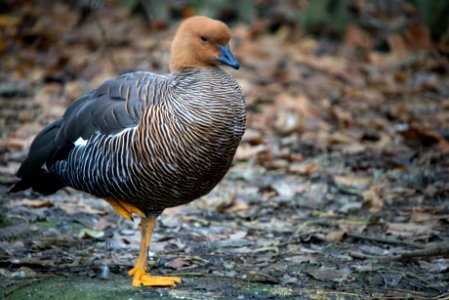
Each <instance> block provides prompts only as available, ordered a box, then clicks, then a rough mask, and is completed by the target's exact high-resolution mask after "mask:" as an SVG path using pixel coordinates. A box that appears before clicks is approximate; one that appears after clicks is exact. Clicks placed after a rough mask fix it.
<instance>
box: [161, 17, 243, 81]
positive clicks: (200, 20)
mask: <svg viewBox="0 0 449 300" xmlns="http://www.w3.org/2000/svg"><path fill="white" fill-rule="evenodd" d="M230 39H231V32H230V31H229V28H228V26H226V24H224V23H223V22H220V21H217V20H213V19H210V18H208V17H201V16H197V17H191V18H189V19H187V20H185V21H184V22H182V23H181V25H180V26H179V28H178V31H177V32H176V35H175V37H174V39H173V42H172V46H171V59H170V70H171V71H172V72H173V71H176V70H182V69H185V68H201V67H211V66H218V65H228V66H231V67H232V68H234V69H238V68H239V67H240V65H239V63H238V61H237V59H236V58H235V57H234V55H233V54H232V52H231V50H230V49H229V40H230Z"/></svg>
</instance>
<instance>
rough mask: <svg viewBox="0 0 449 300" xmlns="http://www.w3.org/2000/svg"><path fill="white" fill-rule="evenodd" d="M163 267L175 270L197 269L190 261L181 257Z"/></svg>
mask: <svg viewBox="0 0 449 300" xmlns="http://www.w3.org/2000/svg"><path fill="white" fill-rule="evenodd" d="M165 266H166V267H168V268H172V269H175V270H180V269H186V268H187V267H188V268H195V267H197V265H196V264H195V263H194V262H193V261H192V260H190V259H185V258H181V257H178V258H175V259H173V260H172V261H170V262H168V263H166V264H165Z"/></svg>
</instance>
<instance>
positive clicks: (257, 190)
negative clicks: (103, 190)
mask: <svg viewBox="0 0 449 300" xmlns="http://www.w3.org/2000/svg"><path fill="white" fill-rule="evenodd" d="M30 5H31V4H30ZM44 11H45V13H43V12H44ZM21 12H22V14H16V15H15V18H16V19H14V18H13V19H11V18H10V19H8V20H9V21H8V22H9V23H7V25H5V24H6V23H5V20H4V18H3V19H2V20H0V26H1V28H2V33H3V34H4V35H3V37H0V50H1V51H2V54H1V56H0V65H1V67H0V78H1V84H0V107H1V111H0V197H1V199H0V209H1V212H0V298H5V299H50V298H52V299H153V298H156V299H157V298H167V299H170V298H172V299H180V298H182V299H449V249H448V242H449V201H448V199H449V77H448V76H447V74H448V71H449V67H448V64H447V58H445V57H443V56H441V55H440V54H439V53H438V52H437V51H435V50H434V49H431V48H429V45H428V43H427V44H426V42H428V41H429V37H428V36H427V35H426V34H425V33H423V31H422V30H421V31H419V30H412V31H411V32H412V33H413V34H414V36H413V38H414V41H416V43H413V46H411V45H409V44H407V42H406V41H407V37H409V35H410V34H411V33H410V32H406V33H400V34H399V33H398V34H396V35H395V36H394V38H392V39H390V40H392V41H394V42H391V43H390V50H389V51H387V52H377V51H375V50H372V49H371V48H370V47H367V46H366V45H361V44H359V43H358V41H360V40H364V41H366V35H365V33H363V31H362V30H361V29H360V28H357V27H353V28H352V29H351V30H348V32H347V34H346V36H345V39H344V42H340V43H337V42H329V41H326V40H320V39H317V38H313V37H308V36H304V35H301V34H300V32H298V31H297V30H296V29H292V28H289V27H281V28H280V29H278V30H276V31H275V32H270V31H269V30H268V29H267V26H268V25H267V24H266V23H264V22H262V21H261V22H258V23H256V24H253V25H245V24H241V23H238V22H237V23H234V24H232V32H233V44H232V46H231V48H232V49H233V51H234V53H235V54H236V57H237V59H238V60H239V61H240V63H241V65H242V68H241V69H240V70H238V71H234V70H228V71H229V72H230V73H231V74H232V75H233V76H234V77H235V78H236V79H237V80H238V82H239V83H240V85H241V87H242V89H243V91H244V93H245V95H246V101H247V112H248V121H247V131H246V133H245V136H244V138H243V141H242V143H241V145H240V147H239V149H238V152H237V155H236V157H235V161H234V164H233V167H232V168H231V170H230V171H229V173H228V174H227V176H226V177H225V179H224V180H223V181H222V182H221V183H220V184H219V185H218V186H217V188H215V189H214V190H213V191H212V192H211V193H210V194H209V195H207V196H205V197H203V198H201V199H198V200H196V201H194V202H192V203H190V204H188V205H185V206H181V207H177V208H173V209H168V210H166V211H165V212H164V213H163V215H162V216H161V217H160V218H159V219H158V226H157V228H156V231H155V234H154V236H153V243H152V245H151V249H150V261H149V264H150V267H151V271H152V273H155V274H170V275H179V276H181V277H182V278H183V282H182V283H181V284H179V285H178V286H177V287H176V288H175V289H166V288H143V289H136V288H132V287H131V280H130V278H129V277H128V276H127V275H126V274H127V270H128V269H130V268H131V267H132V265H133V263H134V261H135V259H136V258H137V254H138V247H139V239H140V233H139V230H138V222H139V220H138V218H136V220H135V221H134V222H130V221H126V220H123V219H121V218H120V217H119V216H118V215H117V214H116V213H115V212H114V211H113V209H112V208H111V207H110V206H109V205H108V204H107V203H106V202H105V201H103V200H100V199H96V198H94V197H92V196H90V195H88V194H85V193H82V192H78V191H75V190H73V189H68V188H67V189H63V190H61V191H59V192H58V193H56V194H54V195H50V196H47V197H44V196H41V195H38V194H35V193H33V192H30V191H26V192H22V193H17V194H7V191H8V189H9V188H10V187H11V185H12V184H13V183H14V182H16V181H17V178H15V177H14V174H15V172H16V171H17V168H18V166H19V165H20V163H21V162H22V161H23V159H24V158H25V157H26V154H27V150H28V148H29V145H30V143H31V141H32V139H33V137H34V136H35V135H36V134H37V133H38V132H39V131H40V130H41V129H42V127H43V126H44V125H45V124H48V122H50V121H52V120H55V119H56V118H58V117H60V116H61V115H62V114H63V112H64V109H65V108H66V107H67V105H68V104H70V103H71V102H72V101H74V100H75V99H76V98H77V97H78V96H80V95H81V94H83V93H84V92H86V91H88V90H89V89H92V88H95V86H97V85H98V83H100V82H101V81H103V80H105V79H107V78H110V77H112V76H116V75H117V74H120V73H124V72H128V71H133V70H148V71H152V72H156V73H166V72H168V60H169V47H170V41H171V38H172V36H173V34H174V31H175V28H176V25H177V23H176V22H174V23H173V24H168V25H167V26H166V27H163V26H162V27H161V26H160V27H157V28H155V27H154V26H150V25H149V24H148V23H147V22H145V21H144V20H143V19H142V18H140V17H138V16H129V15H128V14H125V13H123V12H122V11H120V10H117V9H108V8H105V9H103V10H101V11H99V12H98V13H97V14H96V17H92V16H90V17H87V18H86V19H84V20H83V22H82V23H81V24H80V23H79V20H80V13H74V11H73V10H71V7H70V6H68V5H64V4H57V5H53V6H52V7H51V8H42V7H40V8H39V7H37V8H36V7H33V9H31V8H30V7H28V6H27V5H23V6H22V7H21ZM30 15H31V16H33V17H34V19H33V22H31V21H29V19H27V18H25V16H28V17H29V16H30ZM98 21H100V23H99V22H98ZM27 22H28V23H27ZM415 29H416V28H415ZM407 34H408V35H407ZM363 38H365V39H363ZM368 44H369V43H368ZM417 45H421V46H417ZM5 49H7V50H5Z"/></svg>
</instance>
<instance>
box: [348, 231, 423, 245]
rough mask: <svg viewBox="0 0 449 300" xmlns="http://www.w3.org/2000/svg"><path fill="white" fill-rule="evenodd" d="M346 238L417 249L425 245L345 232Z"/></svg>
mask: <svg viewBox="0 0 449 300" xmlns="http://www.w3.org/2000/svg"><path fill="white" fill-rule="evenodd" d="M346 236H348V237H351V238H355V239H359V240H367V241H373V242H379V243H383V244H390V245H400V246H408V247H411V248H419V249H424V248H426V246H425V245H423V244H420V243H413V242H406V241H401V240H397V239H393V238H388V237H380V236H371V235H366V234H361V233H356V232H346Z"/></svg>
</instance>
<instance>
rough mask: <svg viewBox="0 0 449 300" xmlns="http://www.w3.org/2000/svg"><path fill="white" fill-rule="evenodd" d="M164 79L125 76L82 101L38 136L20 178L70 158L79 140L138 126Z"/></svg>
mask: <svg viewBox="0 0 449 300" xmlns="http://www.w3.org/2000/svg"><path fill="white" fill-rule="evenodd" d="M161 78H162V79H163V78H164V77H162V76H159V75H154V74H152V73H147V72H134V73H129V74H124V75H122V76H120V77H117V78H114V79H111V80H108V81H106V82H104V83H102V84H101V85H100V86H99V87H98V88H97V89H96V90H94V91H91V92H89V93H87V94H85V95H83V96H82V97H80V98H79V99H78V100H76V101H75V102H74V103H72V104H71V105H70V106H69V107H68V108H67V110H66V112H65V113H64V115H63V117H62V118H61V119H60V120H57V121H55V122H54V123H52V124H50V125H48V126H47V127H45V128H44V129H43V130H42V132H40V133H39V134H38V135H37V136H36V138H35V139H34V141H33V143H32V144H31V147H30V152H29V154H28V157H27V159H26V160H25V161H24V162H23V164H22V165H21V166H20V168H19V171H18V172H17V176H18V177H20V178H29V177H33V176H36V174H39V173H40V172H42V170H41V168H43V166H44V165H45V164H47V165H49V164H52V163H53V162H54V161H56V160H62V159H65V158H67V156H68V154H69V152H70V150H71V149H72V148H73V147H74V143H75V141H77V140H78V139H79V138H82V139H83V140H87V139H89V137H91V136H92V135H94V134H104V135H110V134H116V133H118V132H120V131H122V130H124V129H126V128H130V127H135V126H137V124H138V123H139V120H140V119H141V116H142V113H143V110H144V107H145V106H146V105H150V104H151V103H153V102H154V101H155V99H151V97H150V95H151V96H153V95H152V93H151V92H150V89H152V88H154V87H155V86H156V87H157V85H158V81H160V80H161Z"/></svg>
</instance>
